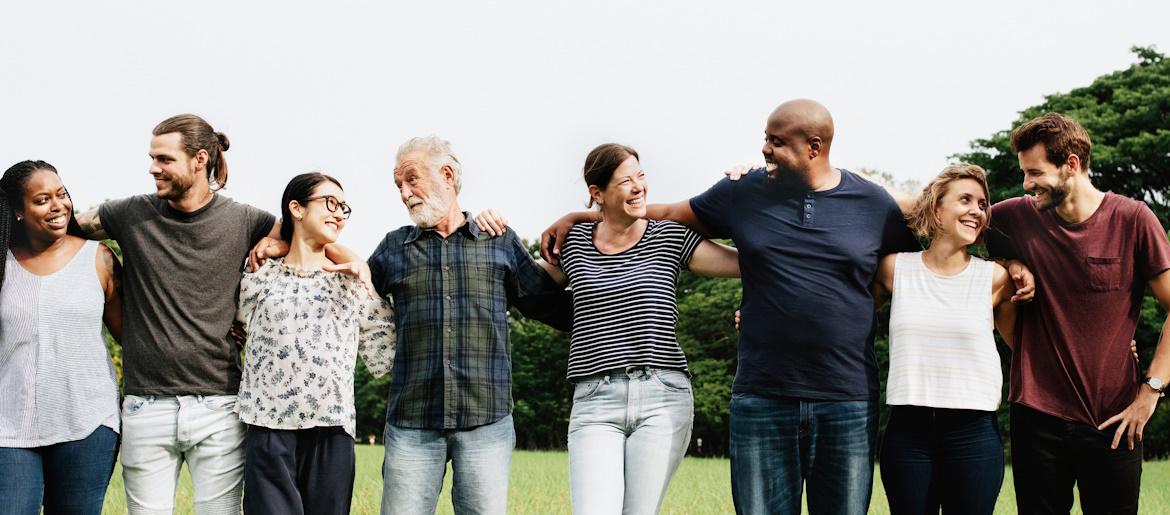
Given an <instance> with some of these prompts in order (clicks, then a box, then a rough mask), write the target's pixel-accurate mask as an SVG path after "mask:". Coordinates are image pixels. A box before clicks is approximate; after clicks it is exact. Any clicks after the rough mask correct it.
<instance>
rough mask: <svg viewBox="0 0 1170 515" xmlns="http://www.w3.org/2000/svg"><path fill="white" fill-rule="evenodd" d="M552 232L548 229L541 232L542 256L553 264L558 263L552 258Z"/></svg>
mask: <svg viewBox="0 0 1170 515" xmlns="http://www.w3.org/2000/svg"><path fill="white" fill-rule="evenodd" d="M552 238H553V236H552V233H551V232H549V230H548V229H545V231H544V232H542V233H540V258H541V259H543V260H545V261H548V262H549V263H552V264H554V265H555V264H557V262H556V261H553V259H552V244H553V241H552Z"/></svg>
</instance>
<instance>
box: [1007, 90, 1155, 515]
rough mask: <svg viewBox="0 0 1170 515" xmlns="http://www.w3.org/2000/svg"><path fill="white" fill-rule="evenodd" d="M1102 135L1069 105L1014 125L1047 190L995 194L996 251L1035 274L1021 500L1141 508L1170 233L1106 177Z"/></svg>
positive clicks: (1018, 392)
mask: <svg viewBox="0 0 1170 515" xmlns="http://www.w3.org/2000/svg"><path fill="white" fill-rule="evenodd" d="M1090 146H1091V145H1090V141H1089V135H1088V133H1087V132H1085V129H1084V128H1082V127H1081V126H1080V124H1078V123H1077V122H1076V121H1074V120H1072V119H1070V118H1066V117H1064V116H1061V115H1060V114H1057V113H1048V114H1046V115H1044V116H1041V117H1039V118H1036V119H1033V120H1031V121H1029V122H1027V123H1025V124H1023V125H1021V126H1020V127H1018V128H1017V129H1016V130H1015V131H1013V132H1012V150H1013V151H1014V152H1016V153H1017V156H1018V157H1019V160H1020V168H1021V169H1023V171H1024V189H1025V190H1028V191H1030V192H1032V193H1033V194H1034V195H1030V196H1026V197H1019V198H1013V199H1008V200H1004V201H1002V202H1000V203H998V204H996V205H995V206H994V207H993V208H992V211H991V213H992V216H991V230H990V231H989V234H988V236H989V240H988V245H989V247H990V249H991V252H992V254H994V255H997V256H1004V257H1011V258H1017V259H1020V260H1023V261H1024V262H1025V263H1026V264H1027V265H1028V267H1029V268H1030V269H1031V271H1032V273H1033V274H1034V275H1035V278H1036V285H1037V293H1036V298H1035V301H1034V302H1032V303H1031V304H1026V305H1021V306H1019V307H1018V310H1019V311H1018V318H1017V322H1016V327H1015V341H1016V345H1015V350H1014V353H1013V355H1012V366H1011V394H1010V396H1009V400H1010V401H1011V402H1012V407H1011V441H1012V466H1013V474H1014V476H1015V487H1016V504H1017V507H1018V509H1019V512H1020V513H1068V512H1069V510H1070V509H1071V507H1072V502H1073V494H1072V488H1073V485H1074V483H1075V484H1076V485H1077V488H1078V490H1079V491H1080V496H1081V507H1082V509H1083V510H1084V511H1085V513H1105V512H1108V513H1137V506H1138V495H1139V488H1140V483H1141V467H1142V452H1141V437H1142V430H1143V428H1144V426H1145V424H1146V421H1148V420H1149V418H1150V416H1151V415H1152V414H1153V413H1154V408H1155V406H1156V404H1157V402H1158V399H1159V397H1161V396H1162V394H1163V389H1164V386H1165V383H1166V381H1167V380H1168V379H1170V343H1167V340H1168V339H1170V333H1168V332H1167V331H1166V330H1165V326H1163V331H1162V337H1161V340H1160V342H1159V343H1160V345H1158V348H1157V352H1156V354H1155V356H1154V361H1153V363H1152V364H1151V365H1150V370H1149V376H1148V377H1142V376H1141V375H1140V371H1139V368H1138V363H1137V362H1136V361H1135V360H1134V358H1133V357H1132V355H1131V354H1130V351H1129V343H1130V339H1131V338H1133V335H1134V330H1135V328H1136V327H1137V322H1138V312H1139V310H1140V308H1141V304H1142V297H1143V295H1144V294H1145V291H1146V286H1147V285H1149V286H1150V288H1151V289H1152V290H1153V293H1154V296H1155V297H1156V298H1157V299H1158V302H1159V303H1160V304H1161V305H1162V306H1163V307H1166V306H1170V273H1165V272H1166V271H1167V270H1168V269H1170V242H1168V241H1167V237H1166V231H1165V230H1164V229H1163V228H1162V226H1161V225H1160V224H1159V222H1158V219H1157V217H1155V216H1154V213H1153V212H1151V211H1150V208H1149V207H1147V206H1146V205H1145V204H1144V203H1142V202H1140V201H1137V200H1133V199H1130V198H1126V197H1123V196H1120V195H1115V194H1113V193H1104V192H1101V191H1099V190H1097V189H1096V188H1095V187H1093V184H1092V182H1091V181H1090V179H1089V174H1088V169H1089V154H1090V152H1089V150H1090Z"/></svg>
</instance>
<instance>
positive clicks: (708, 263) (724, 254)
mask: <svg viewBox="0 0 1170 515" xmlns="http://www.w3.org/2000/svg"><path fill="white" fill-rule="evenodd" d="M687 266H688V267H690V269H691V271H692V272H694V273H696V274H699V275H701V276H703V277H739V251H738V250H736V249H735V247H728V246H727V245H722V244H719V243H715V242H713V241H711V240H703V241H702V242H700V243H699V246H698V247H697V248H696V249H695V253H694V254H691V262H690V263H688V265H687Z"/></svg>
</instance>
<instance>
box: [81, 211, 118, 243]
mask: <svg viewBox="0 0 1170 515" xmlns="http://www.w3.org/2000/svg"><path fill="white" fill-rule="evenodd" d="M77 225H80V226H81V232H82V234H83V235H84V236H85V237H86V239H90V240H98V241H100V240H108V239H110V236H109V235H108V234H106V230H105V228H103V227H102V218H101V217H100V216H98V210H97V209H90V210H89V211H86V212H84V213H81V214H79V215H77Z"/></svg>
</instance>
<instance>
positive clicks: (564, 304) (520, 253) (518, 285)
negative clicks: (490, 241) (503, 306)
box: [504, 229, 573, 331]
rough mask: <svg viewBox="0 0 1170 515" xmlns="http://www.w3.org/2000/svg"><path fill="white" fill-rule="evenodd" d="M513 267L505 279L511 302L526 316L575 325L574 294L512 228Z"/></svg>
mask: <svg viewBox="0 0 1170 515" xmlns="http://www.w3.org/2000/svg"><path fill="white" fill-rule="evenodd" d="M504 237H506V238H508V239H509V240H510V241H507V242H505V243H504V244H505V245H508V247H509V249H508V250H509V251H510V255H511V261H512V263H511V264H512V266H511V267H510V269H509V271H508V274H507V277H506V278H505V288H506V290H507V294H508V304H510V305H512V306H515V307H516V309H519V310H520V312H521V313H523V314H524V316H526V317H528V318H532V319H535V320H539V321H540V322H542V323H544V324H546V325H548V326H550V327H553V328H555V329H559V330H561V331H568V330H570V329H571V328H572V326H573V297H572V295H571V294H570V293H569V292H567V291H565V287H564V286H561V285H559V284H557V283H556V281H554V280H553V279H552V277H549V276H548V273H546V272H545V271H544V269H543V268H541V267H540V265H538V264H536V261H534V260H533V259H532V256H529V255H528V251H527V250H526V249H525V248H524V245H523V243H521V242H520V238H519V237H517V236H516V233H515V232H513V231H512V229H508V232H507V233H506V234H505V236H504Z"/></svg>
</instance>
